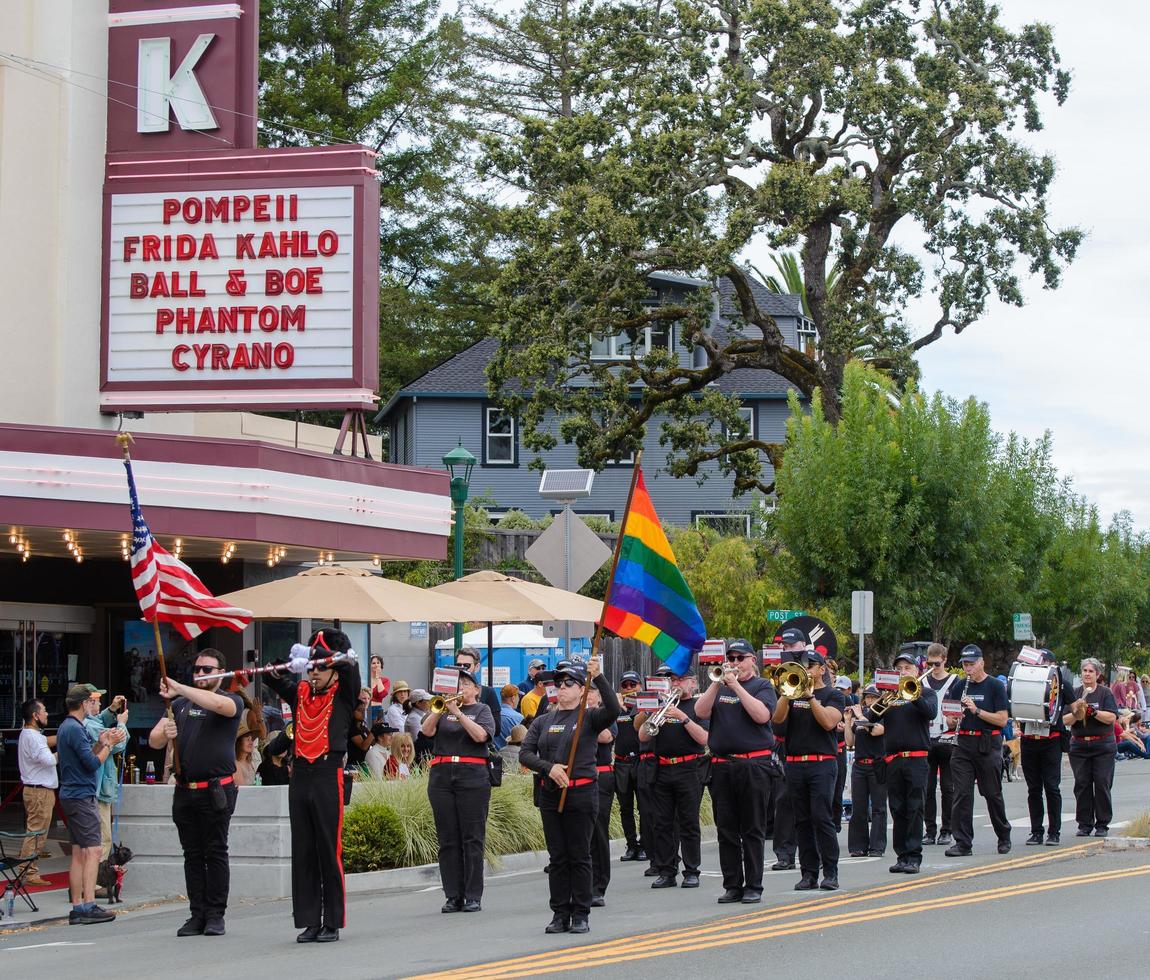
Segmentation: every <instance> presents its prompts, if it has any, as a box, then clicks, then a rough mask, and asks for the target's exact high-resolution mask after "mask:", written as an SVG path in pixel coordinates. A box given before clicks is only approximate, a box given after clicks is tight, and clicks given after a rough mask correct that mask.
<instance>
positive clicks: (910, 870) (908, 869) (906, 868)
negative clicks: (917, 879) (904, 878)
mask: <svg viewBox="0 0 1150 980" xmlns="http://www.w3.org/2000/svg"><path fill="white" fill-rule="evenodd" d="M921 870H922V869H921V868H920V867H919V866H918V865H917V864H915V863H914V862H913V861H907V863H906V864H904V865H903V868H902V873H903V874H904V875H916V874H918V873H919V871H921Z"/></svg>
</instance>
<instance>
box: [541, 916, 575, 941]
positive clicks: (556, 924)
mask: <svg viewBox="0 0 1150 980" xmlns="http://www.w3.org/2000/svg"><path fill="white" fill-rule="evenodd" d="M570 929H571V920H570V919H569V918H567V916H565V915H557V916H555V918H553V919H552V920H551V921H550V922H549V923H547V928H546V929H544V930H543V931H544V932H545V933H547V934H548V935H552V936H553V935H554V934H555V933H557V932H569V931H570Z"/></svg>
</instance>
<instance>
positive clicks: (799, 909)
mask: <svg viewBox="0 0 1150 980" xmlns="http://www.w3.org/2000/svg"><path fill="white" fill-rule="evenodd" d="M1099 847H1101V841H1092V842H1090V843H1087V844H1077V845H1075V846H1073V847H1067V848H1062V849H1059V850H1058V851H1049V852H1046V853H1043V854H1039V855H1034V856H1031V857H1025V858H1013V859H1011V860H1010V861H1001V862H996V863H993V864H983V865H978V866H976V867H973V868H960V869H957V870H955V871H947V872H944V873H942V874H938V875H931V876H929V877H926V878H920V879H918V880H914V881H911V880H907V879H905V878H904V879H902V880H901V881H898V882H892V883H891V884H889V885H879V886H877V887H875V888H871V889H868V890H866V891H863V892H852V893H849V894H847V895H837V896H831V895H826V896H820V897H818V898H815V899H811V900H807V901H803V902H791V903H788V904H786V905H777V906H772V907H771V908H769V909H760V910H757V911H755V912H746V913H742V914H740V915H729V916H724V917H721V918H718V919H713V920H711V921H710V922H708V923H706V924H703V925H699V926H694V927H690V928H687V929H682V930H678V931H676V932H670V933H669V932H665V931H664V932H649V933H640V934H639V935H634V936H624V937H620V938H618V939H610V940H605V941H603V942H601V943H590V944H586V945H582V946H576V947H568V948H566V949H563V950H557V951H556V952H551V953H536V954H531V955H527V956H521V957H516V958H514V959H509V960H501V961H497V962H496V963H490V964H477V965H476V966H474V967H472V968H471V970H468V968H466V967H464V968H463V970H464V971H465V972H466V974H467V975H469V976H470V975H472V972H471V971H474V970H488V971H492V970H497V968H498V969H503V968H507V967H524V966H527V965H529V964H544V963H551V962H553V961H554V959H555V956H556V954H558V955H559V956H561V957H562V956H564V955H566V954H568V953H569V954H571V955H578V956H579V957H580V958H584V957H586V956H588V955H595V954H606V953H608V952H610V951H611V950H613V949H617V948H619V947H626V948H627V949H629V950H632V951H637V950H639V949H642V948H646V947H651V946H659V947H661V946H664V945H665V944H666V943H667V942H668V941H685V940H688V939H690V938H692V937H693V936H701V935H707V934H710V933H723V934H726V933H729V932H730V931H731V929H732V928H736V929H737V928H740V927H742V926H748V925H754V924H756V923H762V922H764V921H766V920H768V919H769V920H772V921H777V920H778V919H782V918H792V917H794V916H796V915H799V914H801V913H804V912H812V911H813V912H818V911H824V910H828V909H832V908H839V907H842V906H844V905H853V904H856V903H859V902H871V901H875V900H877V899H880V898H887V897H890V896H892V895H897V894H903V893H906V892H911V891H918V890H920V889H923V888H930V887H933V886H935V885H940V884H947V883H949V882H954V881H962V880H965V879H968V878H974V877H980V876H983V875H987V874H994V873H997V872H1001V871H1011V870H1017V869H1021V868H1028V867H1033V866H1035V865H1038V864H1044V863H1047V862H1049V861H1055V860H1058V859H1060V858H1063V857H1067V856H1069V855H1075V854H1081V853H1083V852H1085V851H1087V850H1096V849H1098V848H1099ZM461 975H462V974H461V973H460V970H458V969H453V970H446V971H442V972H437V973H425V974H420V975H419V976H418V977H413V978H412V980H445V978H448V977H452V978H456V980H458V978H460V977H461ZM475 975H477V976H478V975H480V974H475ZM482 975H485V976H492V977H495V976H503V975H504V974H502V973H499V972H488V973H485V974H482Z"/></svg>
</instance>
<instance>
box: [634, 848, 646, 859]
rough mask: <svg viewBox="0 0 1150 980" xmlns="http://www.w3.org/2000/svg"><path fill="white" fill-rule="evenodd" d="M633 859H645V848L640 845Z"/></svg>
mask: <svg viewBox="0 0 1150 980" xmlns="http://www.w3.org/2000/svg"><path fill="white" fill-rule="evenodd" d="M635 860H636V861H646V860H647V852H646V851H645V850H643V848H641V847H640V848H639V853H638V854H636V855H635Z"/></svg>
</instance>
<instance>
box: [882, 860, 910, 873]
mask: <svg viewBox="0 0 1150 980" xmlns="http://www.w3.org/2000/svg"><path fill="white" fill-rule="evenodd" d="M887 870H888V871H889V872H890V873H891V874H892V875H900V874H903V873H904V872H905V871H906V862H905V861H904V860H903V859H902V858H899V859H898V860H897V861H895V863H894V864H892V865H891V866H890V867H889V868H887Z"/></svg>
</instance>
